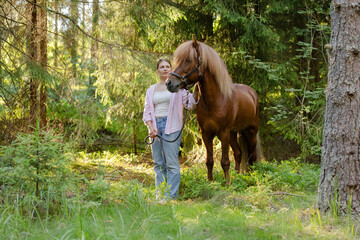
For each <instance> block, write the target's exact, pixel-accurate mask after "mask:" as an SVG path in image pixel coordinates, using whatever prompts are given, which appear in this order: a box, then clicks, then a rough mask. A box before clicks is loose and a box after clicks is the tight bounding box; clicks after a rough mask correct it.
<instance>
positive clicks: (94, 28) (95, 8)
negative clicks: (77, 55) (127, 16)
mask: <svg viewBox="0 0 360 240" xmlns="http://www.w3.org/2000/svg"><path fill="white" fill-rule="evenodd" d="M98 28H99V0H94V2H93V9H92V36H93V37H95V38H98V37H99V31H98ZM97 50H98V42H97V41H96V40H92V42H91V64H92V66H91V70H90V77H89V90H90V91H89V93H90V96H92V97H95V90H94V83H95V82H96V81H97V76H96V75H95V74H94V71H96V69H97V63H98V62H97V54H96V53H97Z"/></svg>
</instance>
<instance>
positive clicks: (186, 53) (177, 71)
mask: <svg viewBox="0 0 360 240" xmlns="http://www.w3.org/2000/svg"><path fill="white" fill-rule="evenodd" d="M199 49H200V45H199V43H198V42H197V41H196V39H195V38H194V39H193V40H192V41H187V42H184V43H183V44H181V45H180V46H179V47H178V48H177V49H176V50H175V52H174V68H173V71H172V72H171V73H170V77H169V78H168V79H167V81H166V86H167V89H168V90H169V91H170V92H178V91H179V89H182V88H187V87H188V86H192V85H193V84H195V83H196V82H197V81H198V80H199V77H201V71H200V65H201V57H200V50H199Z"/></svg>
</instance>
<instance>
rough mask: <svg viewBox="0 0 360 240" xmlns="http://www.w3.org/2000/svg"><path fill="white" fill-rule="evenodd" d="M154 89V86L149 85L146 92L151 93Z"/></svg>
mask: <svg viewBox="0 0 360 240" xmlns="http://www.w3.org/2000/svg"><path fill="white" fill-rule="evenodd" d="M155 87H156V84H153V85H150V87H148V89H147V90H146V92H149V91H153V90H154V89H155Z"/></svg>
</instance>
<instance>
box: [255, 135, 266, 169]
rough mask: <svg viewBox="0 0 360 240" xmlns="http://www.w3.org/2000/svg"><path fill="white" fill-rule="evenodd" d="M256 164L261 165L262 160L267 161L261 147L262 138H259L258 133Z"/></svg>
mask: <svg viewBox="0 0 360 240" xmlns="http://www.w3.org/2000/svg"><path fill="white" fill-rule="evenodd" d="M255 151H256V163H260V162H261V160H264V161H265V160H266V159H265V156H264V153H263V151H262V147H261V142H260V136H259V132H257V134H256V149H255Z"/></svg>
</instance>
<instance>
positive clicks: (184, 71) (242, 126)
mask: <svg viewBox="0 0 360 240" xmlns="http://www.w3.org/2000/svg"><path fill="white" fill-rule="evenodd" d="M173 65H174V67H173V71H172V72H171V73H170V77H169V78H168V79H167V81H166V86H167V89H168V90H169V91H170V92H177V91H179V89H181V88H189V86H192V85H193V84H195V83H196V84H197V85H198V88H199V89H200V90H199V92H200V94H199V95H200V99H199V102H198V104H197V107H196V118H197V121H198V124H199V126H200V130H201V135H202V139H203V142H204V144H205V148H206V160H205V163H206V166H207V171H208V172H207V173H208V180H209V181H213V167H214V159H213V139H214V137H215V136H217V137H218V139H219V140H220V141H221V151H222V156H221V166H222V169H223V171H224V174H225V178H226V183H227V184H229V183H230V177H229V168H230V160H229V145H230V146H231V148H232V150H233V152H234V159H235V170H236V171H237V172H238V173H239V172H240V165H241V166H242V168H243V166H245V170H244V171H248V166H249V165H253V164H254V163H255V162H256V161H258V160H259V157H260V148H259V146H260V144H259V140H258V138H259V137H258V130H259V98H258V95H257V93H256V92H255V90H254V89H252V88H251V87H250V86H247V85H244V84H237V83H233V81H232V79H231V77H230V75H229V72H228V70H227V67H226V65H225V63H224V61H223V60H222V59H221V57H220V56H219V54H218V53H217V52H216V51H215V50H214V49H213V48H211V47H210V46H208V45H206V44H205V43H203V42H200V41H197V40H196V39H195V38H194V39H193V40H190V41H185V42H184V43H182V44H181V45H179V46H178V48H177V49H176V50H175V52H174V56H173ZM244 140H245V141H246V143H247V144H246V145H247V149H245V150H247V152H248V158H246V159H243V161H246V162H241V155H242V150H241V147H240V143H241V142H242V141H244Z"/></svg>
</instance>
